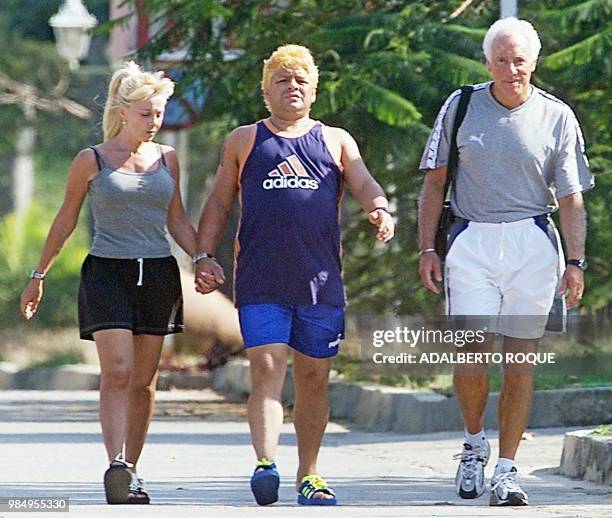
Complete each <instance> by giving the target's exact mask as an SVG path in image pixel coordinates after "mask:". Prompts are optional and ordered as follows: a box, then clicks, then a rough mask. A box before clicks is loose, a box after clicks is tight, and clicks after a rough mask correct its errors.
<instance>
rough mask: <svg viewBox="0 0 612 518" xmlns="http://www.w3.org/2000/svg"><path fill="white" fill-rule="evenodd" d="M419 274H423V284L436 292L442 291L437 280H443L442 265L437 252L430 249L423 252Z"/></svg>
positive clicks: (439, 281)
mask: <svg viewBox="0 0 612 518" xmlns="http://www.w3.org/2000/svg"><path fill="white" fill-rule="evenodd" d="M432 274H433V278H432ZM419 275H420V276H421V282H422V283H423V286H425V287H426V288H427V289H428V290H429V291H433V292H434V293H435V294H439V293H440V287H439V286H438V285H437V284H436V282H438V283H441V282H442V267H441V264H440V258H439V257H438V254H437V253H436V252H433V251H430V252H423V253H422V254H421V257H420V259H419Z"/></svg>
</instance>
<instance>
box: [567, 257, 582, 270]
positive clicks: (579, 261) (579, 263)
mask: <svg viewBox="0 0 612 518" xmlns="http://www.w3.org/2000/svg"><path fill="white" fill-rule="evenodd" d="M565 264H572V265H574V266H577V267H578V268H580V269H581V270H582V271H583V272H584V271H585V270H586V269H587V262H586V259H568V260H567V261H565Z"/></svg>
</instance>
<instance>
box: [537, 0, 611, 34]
mask: <svg viewBox="0 0 612 518" xmlns="http://www.w3.org/2000/svg"><path fill="white" fill-rule="evenodd" d="M611 15H612V0H586V1H585V2H581V3H579V4H576V5H572V6H570V7H565V8H563V9H552V10H549V11H545V12H543V13H541V14H540V16H539V17H540V18H541V19H542V20H543V21H546V22H552V23H557V24H559V25H560V26H561V27H562V28H563V29H566V30H568V29H570V30H579V29H580V26H581V25H584V24H596V23H598V22H600V21H605V20H607V19H609V18H610V16H611Z"/></svg>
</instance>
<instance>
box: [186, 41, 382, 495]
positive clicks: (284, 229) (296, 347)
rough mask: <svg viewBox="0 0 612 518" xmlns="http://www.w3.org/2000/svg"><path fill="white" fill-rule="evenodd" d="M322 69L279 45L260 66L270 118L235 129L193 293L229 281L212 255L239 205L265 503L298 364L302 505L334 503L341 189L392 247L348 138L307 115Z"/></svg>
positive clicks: (271, 491) (205, 224)
mask: <svg viewBox="0 0 612 518" xmlns="http://www.w3.org/2000/svg"><path fill="white" fill-rule="evenodd" d="M317 83H318V70H317V67H316V65H315V63H314V60H313V58H312V55H311V53H310V51H309V50H308V49H307V48H305V47H302V46H299V45H285V46H282V47H279V48H278V49H277V50H276V51H274V52H273V53H272V55H271V56H270V57H269V59H267V60H265V62H264V68H263V79H262V84H261V87H262V92H263V97H264V102H265V105H266V107H267V109H268V111H269V112H270V116H269V117H268V118H267V119H264V120H261V121H259V122H257V123H255V124H251V125H248V126H242V127H239V128H237V129H235V130H234V131H233V132H232V133H231V134H230V135H229V137H228V138H227V140H226V142H225V146H224V149H223V154H222V158H221V164H220V165H219V169H218V170H217V175H216V178H215V182H214V184H213V188H212V191H211V193H210V194H209V196H208V199H207V201H206V204H205V205H204V209H203V212H202V217H201V219H200V224H199V237H198V251H199V253H198V254H197V255H196V258H195V260H196V265H197V266H196V285H197V289H198V291H200V292H201V293H208V292H211V291H213V290H215V289H216V288H217V287H218V286H219V285H220V284H222V283H223V282H224V280H225V277H224V275H223V269H222V267H221V266H220V265H219V264H218V263H217V261H216V260H215V258H214V257H213V254H214V253H215V248H216V246H217V242H218V240H219V237H220V235H221V232H222V231H223V228H224V227H225V224H226V222H227V217H228V215H229V213H230V210H231V207H232V202H233V199H234V196H235V194H236V193H237V192H238V195H239V198H240V207H241V214H240V226H239V230H238V234H237V239H236V264H235V273H236V275H235V290H234V291H235V293H234V296H235V303H236V305H237V307H238V310H239V315H240V325H241V330H242V335H243V338H244V345H245V348H246V353H247V356H248V358H249V361H250V365H251V394H250V397H249V401H248V415H249V425H250V428H251V438H252V442H253V447H254V449H255V454H256V456H257V463H256V467H255V471H254V473H253V476H252V478H251V490H252V492H253V495H254V496H255V500H256V501H257V503H258V504H259V505H267V504H271V503H274V502H276V501H277V499H278V486H279V480H280V477H279V472H278V470H277V467H276V463H275V457H276V448H277V445H278V440H279V435H280V429H281V425H282V422H283V407H282V402H281V389H282V387H283V382H284V380H285V373H286V368H287V359H288V356H289V352H290V351H291V352H292V355H293V381H294V386H295V401H294V408H293V422H294V425H295V430H296V435H297V444H298V457H299V465H298V470H297V478H296V490H297V492H298V503H299V504H302V505H335V504H336V495H335V493H334V491H333V490H332V489H331V488H330V487H329V485H328V484H327V482H326V481H325V480H324V479H323V478H322V477H321V476H320V475H319V474H318V472H317V457H318V454H319V449H320V446H321V441H322V438H323V434H324V431H325V427H326V425H327V420H328V415H329V407H328V403H327V385H328V377H329V369H330V365H331V358H332V357H333V356H335V355H336V354H337V352H338V348H339V344H340V341H341V340H342V338H344V305H345V297H344V287H343V282H342V265H341V261H340V226H339V215H340V202H341V200H342V191H343V186H344V183H345V182H346V183H347V184H348V186H349V187H350V189H351V192H352V194H353V196H354V197H355V198H356V200H357V201H358V202H359V204H360V205H361V206H362V207H363V209H364V210H365V211H366V212H367V213H368V217H369V220H370V222H371V223H372V224H374V225H375V226H376V228H377V235H376V237H377V238H378V239H379V240H381V241H384V242H386V241H389V240H390V239H391V238H392V237H393V232H394V223H393V219H392V217H391V215H390V214H389V208H388V202H387V199H386V197H385V194H384V192H383V191H382V189H381V188H380V186H379V185H378V183H377V182H376V181H375V180H374V178H372V176H371V175H370V173H369V172H368V169H367V168H366V166H365V164H364V162H363V159H362V158H361V155H360V153H359V149H358V147H357V144H356V142H355V140H354V139H353V138H352V137H351V136H350V135H349V134H348V133H347V132H346V131H344V130H343V129H340V128H332V127H329V126H325V125H324V124H322V123H321V122H319V121H316V120H313V119H311V118H310V109H311V106H312V104H313V102H314V101H315V98H316V90H317Z"/></svg>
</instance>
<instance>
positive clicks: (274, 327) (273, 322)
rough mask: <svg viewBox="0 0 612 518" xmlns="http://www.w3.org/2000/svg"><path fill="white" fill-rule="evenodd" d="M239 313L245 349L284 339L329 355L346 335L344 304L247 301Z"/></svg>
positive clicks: (311, 351)
mask: <svg viewBox="0 0 612 518" xmlns="http://www.w3.org/2000/svg"><path fill="white" fill-rule="evenodd" d="M238 314H239V317H240V329H241V330H242V338H243V340H244V347H245V348H246V349H248V348H249V347H256V346H258V345H267V344H276V343H281V344H289V346H291V347H292V348H293V349H295V350H296V351H299V352H301V353H302V354H305V355H306V356H310V357H312V358H329V357H331V356H335V355H336V354H337V353H338V345H339V344H340V340H341V339H343V338H344V308H340V307H336V306H327V305H324V304H316V305H285V304H248V305H245V306H240V307H239V308H238Z"/></svg>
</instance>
